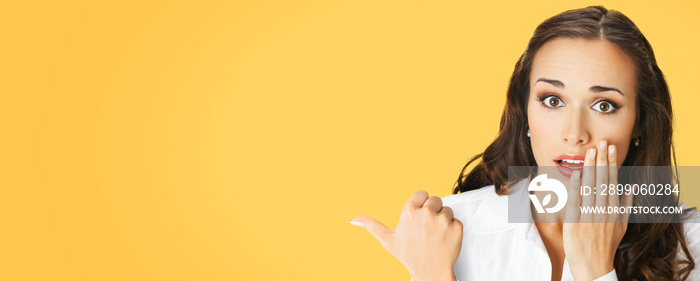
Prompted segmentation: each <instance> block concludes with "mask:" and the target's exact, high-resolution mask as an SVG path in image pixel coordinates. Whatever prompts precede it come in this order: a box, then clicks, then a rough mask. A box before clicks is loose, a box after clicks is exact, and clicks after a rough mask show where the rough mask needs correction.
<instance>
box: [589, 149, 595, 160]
mask: <svg viewBox="0 0 700 281" xmlns="http://www.w3.org/2000/svg"><path fill="white" fill-rule="evenodd" d="M588 159H589V160H595V148H591V149H589V150H588Z"/></svg>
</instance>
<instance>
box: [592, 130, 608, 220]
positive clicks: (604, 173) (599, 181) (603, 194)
mask: <svg viewBox="0 0 700 281" xmlns="http://www.w3.org/2000/svg"><path fill="white" fill-rule="evenodd" d="M597 149H598V152H597V156H596V169H595V186H596V190H597V191H599V192H596V198H595V204H596V206H603V207H605V206H607V204H608V196H607V194H608V190H607V186H608V184H609V182H608V142H607V141H601V142H600V143H599V144H598V147H597ZM603 187H605V189H604V188H603Z"/></svg>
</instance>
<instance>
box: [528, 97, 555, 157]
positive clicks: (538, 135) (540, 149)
mask: <svg viewBox="0 0 700 281" xmlns="http://www.w3.org/2000/svg"><path fill="white" fill-rule="evenodd" d="M529 106H530V107H532V106H538V105H537V104H530V105H529ZM528 125H529V128H530V135H531V137H530V146H531V148H532V153H533V155H534V156H535V161H536V162H537V165H540V166H547V165H552V163H549V162H548V161H547V160H546V158H547V157H546V156H547V148H548V147H550V146H551V141H552V140H553V139H555V133H556V128H555V126H556V124H554V123H553V122H552V121H551V120H549V119H548V118H547V116H544V115H543V114H542V112H541V111H538V110H530V109H528Z"/></svg>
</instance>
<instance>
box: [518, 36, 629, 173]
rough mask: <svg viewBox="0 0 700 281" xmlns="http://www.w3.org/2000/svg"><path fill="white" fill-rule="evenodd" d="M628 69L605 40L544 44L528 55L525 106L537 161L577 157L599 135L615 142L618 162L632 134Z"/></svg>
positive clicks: (547, 163) (625, 58) (545, 163)
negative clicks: (530, 66)
mask: <svg viewBox="0 0 700 281" xmlns="http://www.w3.org/2000/svg"><path fill="white" fill-rule="evenodd" d="M634 70H635V69H634V64H633V63H632V60H631V59H630V58H629V57H628V56H627V55H626V54H625V53H623V52H622V51H621V50H620V49H619V48H617V47H616V46H615V45H613V44H612V43H610V42H608V41H606V40H585V39H569V38H558V39H554V40H552V41H549V42H547V43H545V44H544V45H543V46H542V47H541V48H540V49H539V50H538V51H537V53H535V57H534V58H533V62H532V69H531V71H530V95H529V98H528V105H527V116H528V120H529V126H530V135H531V136H530V142H531V144H532V151H533V153H534V156H535V160H536V161H537V165H538V166H550V167H554V166H556V165H557V164H558V163H561V162H560V161H557V160H556V159H561V158H562V157H564V158H576V157H578V158H580V159H583V156H585V155H586V151H587V149H590V148H595V147H596V145H598V144H599V142H600V141H603V140H605V141H607V144H608V145H615V147H616V150H617V163H618V165H620V164H622V163H623V160H624V159H625V156H626V155H627V151H628V149H629V143H630V140H631V139H632V138H634V136H633V128H634V124H635V98H636V93H635V88H634V85H635V81H634V78H635V77H634ZM557 162H558V163H557ZM567 165H571V166H573V165H576V164H575V163H572V164H569V163H567ZM568 176H569V175H566V174H563V175H562V174H558V175H556V177H555V178H560V179H564V178H563V177H568Z"/></svg>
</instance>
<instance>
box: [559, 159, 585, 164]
mask: <svg viewBox="0 0 700 281" xmlns="http://www.w3.org/2000/svg"><path fill="white" fill-rule="evenodd" d="M561 161H562V162H566V163H570V164H583V160H572V159H562V160H561Z"/></svg>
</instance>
